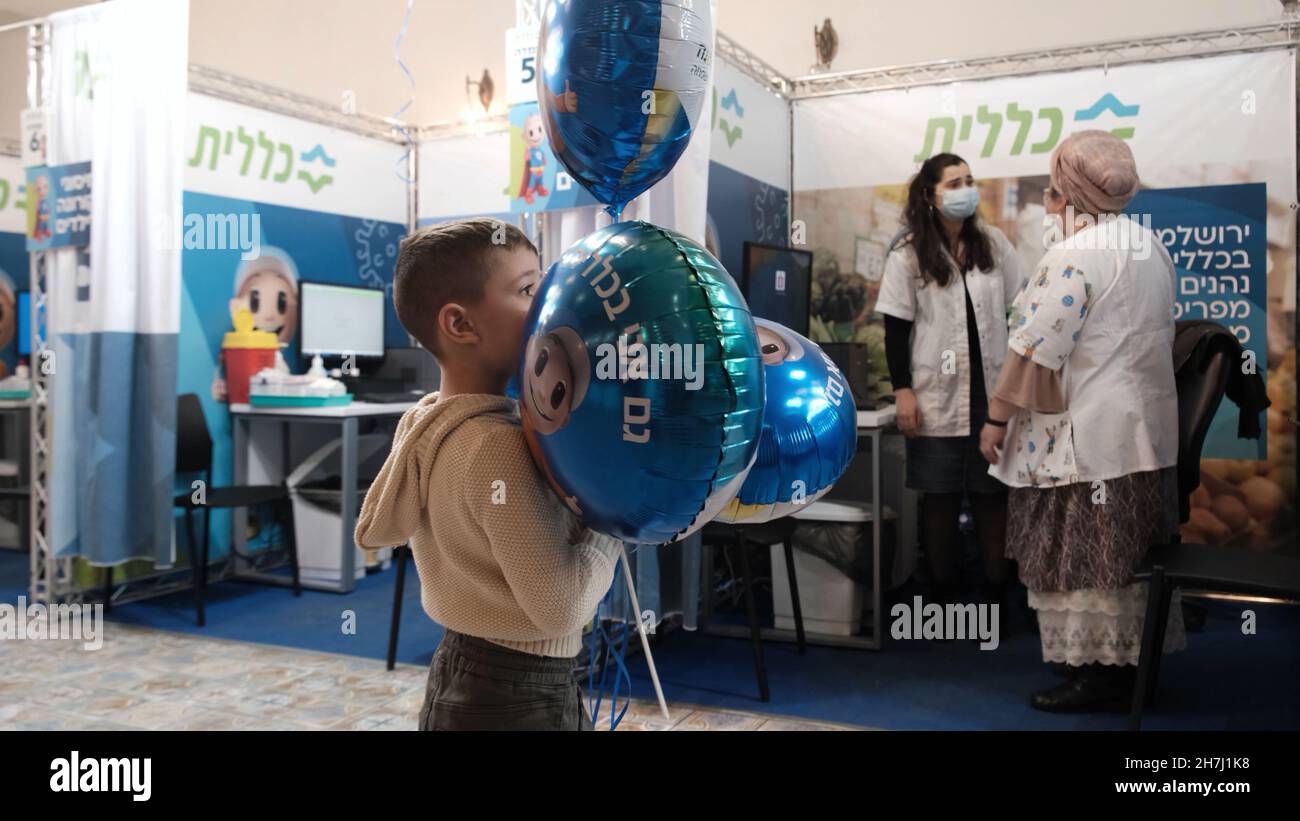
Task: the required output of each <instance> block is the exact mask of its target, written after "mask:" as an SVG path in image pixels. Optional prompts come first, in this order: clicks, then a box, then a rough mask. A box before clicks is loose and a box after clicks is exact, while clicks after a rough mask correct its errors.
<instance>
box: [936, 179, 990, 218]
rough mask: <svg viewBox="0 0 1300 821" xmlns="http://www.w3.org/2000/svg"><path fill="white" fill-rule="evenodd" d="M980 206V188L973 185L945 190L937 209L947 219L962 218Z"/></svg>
mask: <svg viewBox="0 0 1300 821" xmlns="http://www.w3.org/2000/svg"><path fill="white" fill-rule="evenodd" d="M979 206H980V190H979V189H978V188H976V187H975V186H973V185H971V186H967V187H966V188H958V189H957V190H955V191H954V190H951V189H948V190H945V191H944V192H943V201H942V203H941V204H940V205H939V211H940V213H942V214H943V215H944V216H945V217H947V218H948V219H954V220H964V219H966V218H967V217H969V216H970V215H971V214H974V213H975V209H977V208H979Z"/></svg>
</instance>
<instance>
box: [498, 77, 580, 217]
mask: <svg viewBox="0 0 1300 821" xmlns="http://www.w3.org/2000/svg"><path fill="white" fill-rule="evenodd" d="M506 194H508V195H509V196H510V212H511V213H513V214H518V213H531V212H534V211H556V210H558V209H561V208H578V207H580V206H584V205H599V204H600V203H598V202H596V198H595V197H593V196H592V195H591V194H589V193H587V190H586V189H585V188H583V187H582V186H581V185H578V183H577V181H576V180H574V179H573V177H571V176H569V174H568V172H566V171H565V170H564V167H563V166H561V165H560V161H559V160H557V159H556V158H555V154H554V153H553V152H552V151H551V146H550V143H549V142H548V141H547V139H546V129H545V128H544V127H543V126H542V115H541V113H540V112H539V111H538V108H537V103H522V104H520V105H517V106H513V107H512V108H511V109H510V188H508V189H507V190H506Z"/></svg>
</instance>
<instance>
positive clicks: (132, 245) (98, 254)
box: [47, 0, 189, 566]
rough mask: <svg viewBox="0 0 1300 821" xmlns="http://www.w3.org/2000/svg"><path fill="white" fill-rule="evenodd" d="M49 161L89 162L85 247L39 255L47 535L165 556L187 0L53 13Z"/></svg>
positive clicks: (86, 551) (71, 548) (123, 0)
mask: <svg viewBox="0 0 1300 821" xmlns="http://www.w3.org/2000/svg"><path fill="white" fill-rule="evenodd" d="M50 21H51V75H50V79H51V95H50V97H51V98H50V100H49V101H48V108H49V123H50V140H49V149H48V160H49V163H50V164H51V165H62V164H67V163H73V162H84V161H87V160H88V161H90V162H91V186H92V196H91V200H92V205H91V219H92V225H91V232H90V233H91V238H90V246H89V247H88V248H65V249H59V250H57V251H53V252H50V253H49V254H48V256H47V265H48V266H49V270H50V276H49V287H50V296H49V299H50V326H49V333H50V340H51V343H52V346H53V350H54V355H55V359H54V362H53V364H54V371H53V373H52V374H51V383H50V398H51V408H52V411H53V418H54V428H55V429H54V436H53V466H52V469H51V476H50V481H51V485H52V490H53V498H52V511H51V512H52V521H51V530H52V534H51V535H52V545H53V547H54V549H55V551H56V552H57V553H58V554H59V555H63V556H74V555H75V556H81V557H82V558H84V559H85V560H86V561H87V562H89V563H90V564H92V565H98V566H103V565H113V564H117V563H119V562H122V561H125V560H127V559H133V558H144V559H151V560H153V561H155V562H157V563H159V564H164V565H165V564H170V563H171V541H172V540H171V522H172V512H171V498H172V495H173V474H174V471H173V466H174V463H175V416H176V367H177V366H176V351H177V335H178V331H179V329H180V251H179V250H178V243H177V242H176V241H175V240H176V238H177V237H178V236H179V234H180V226H181V224H182V221H183V220H182V190H183V189H182V172H183V168H184V166H183V162H184V151H183V138H184V128H185V96H186V86H187V73H188V64H189V55H188V42H189V4H188V2H186V0H115V2H112V3H102V4H97V5H93V6H87V7H84V8H78V9H73V10H70V11H65V12H59V13H57V14H54V15H51V17H50Z"/></svg>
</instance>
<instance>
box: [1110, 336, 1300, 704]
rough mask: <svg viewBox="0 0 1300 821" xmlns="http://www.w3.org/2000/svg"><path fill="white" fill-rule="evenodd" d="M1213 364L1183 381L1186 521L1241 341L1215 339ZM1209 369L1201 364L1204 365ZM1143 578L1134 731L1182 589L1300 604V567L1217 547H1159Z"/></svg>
mask: <svg viewBox="0 0 1300 821" xmlns="http://www.w3.org/2000/svg"><path fill="white" fill-rule="evenodd" d="M1200 344H1201V345H1211V346H1214V347H1213V348H1212V349H1211V350H1210V351H1208V352H1207V353H1208V356H1207V357H1199V356H1193V357H1191V358H1190V359H1189V360H1188V362H1187V363H1186V364H1185V365H1184V366H1183V367H1182V368H1180V369H1179V371H1178V372H1177V374H1176V375H1175V379H1176V382H1177V387H1178V495H1179V517H1180V521H1183V522H1186V521H1187V519H1188V516H1189V512H1190V502H1189V497H1190V495H1191V493H1192V491H1194V490H1196V488H1197V486H1199V485H1200V482H1201V448H1202V446H1203V445H1204V444H1205V436H1206V434H1207V433H1208V432H1209V429H1210V422H1211V421H1213V419H1214V414H1215V413H1216V412H1217V411H1218V409H1219V404H1220V402H1222V400H1223V395H1224V391H1225V389H1226V387H1227V384H1228V378H1229V375H1230V372H1231V369H1232V368H1233V367H1236V366H1237V363H1238V362H1239V361H1240V359H1239V355H1238V353H1237V351H1238V349H1239V346H1238V345H1237V343H1236V341H1235V340H1233V339H1231V338H1229V337H1226V336H1220V335H1216V336H1209V337H1206V338H1205V339H1203V340H1201V342H1200ZM1202 361H1203V362H1204V364H1203V365H1198V364H1197V363H1198V362H1202ZM1136 578H1138V579H1149V580H1150V589H1149V590H1148V593H1147V596H1148V598H1147V611H1146V620H1145V623H1144V625H1143V631H1142V649H1141V651H1140V655H1139V660H1138V669H1137V678H1136V682H1135V684H1134V687H1133V697H1132V702H1131V706H1130V711H1129V719H1128V727H1129V729H1130V730H1139V729H1141V727H1142V711H1143V709H1144V708H1145V706H1146V702H1147V701H1149V700H1150V699H1151V698H1152V696H1154V694H1155V685H1156V679H1157V677H1158V676H1159V673H1160V658H1161V655H1162V653H1163V652H1164V640H1165V630H1166V628H1167V627H1168V623H1169V608H1170V605H1171V601H1172V596H1173V591H1174V588H1176V587H1182V586H1185V585H1195V586H1196V587H1198V588H1202V589H1205V590H1207V591H1209V592H1217V593H1227V594H1239V595H1256V596H1266V597H1279V598H1283V597H1284V598H1293V597H1300V560H1297V559H1295V558H1292V557H1289V556H1280V555H1270V554H1264V553H1253V552H1247V551H1244V550H1234V549H1232V548H1224V547H1215V546H1211V545H1200V544H1183V543H1182V542H1181V541H1178V540H1175V541H1174V542H1173V543H1171V544H1165V545H1160V546H1157V547H1154V548H1152V549H1151V550H1150V551H1149V552H1148V553H1147V556H1146V559H1145V560H1144V562H1143V564H1142V566H1141V567H1140V568H1139V569H1138V571H1137V574H1136Z"/></svg>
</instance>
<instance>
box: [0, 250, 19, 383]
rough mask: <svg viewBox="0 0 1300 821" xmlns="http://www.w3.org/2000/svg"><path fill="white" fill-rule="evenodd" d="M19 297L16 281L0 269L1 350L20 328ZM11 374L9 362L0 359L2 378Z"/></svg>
mask: <svg viewBox="0 0 1300 821" xmlns="http://www.w3.org/2000/svg"><path fill="white" fill-rule="evenodd" d="M17 306H18V297H17V292H16V291H15V290H14V281H13V280H12V279H10V278H9V275H8V274H6V273H5V272H4V271H3V270H0V351H2V350H4V349H6V348H8V347H9V343H11V342H13V341H14V334H15V332H16V331H17V329H18V307H17ZM8 375H9V363H7V362H5V361H4V360H3V359H0V379H3V378H4V377H6V376H8Z"/></svg>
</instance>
